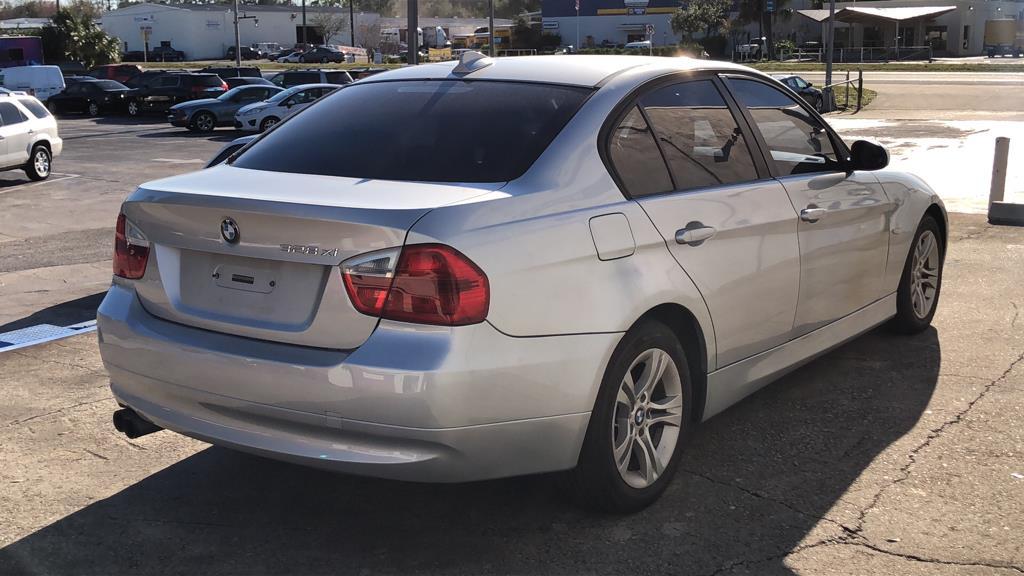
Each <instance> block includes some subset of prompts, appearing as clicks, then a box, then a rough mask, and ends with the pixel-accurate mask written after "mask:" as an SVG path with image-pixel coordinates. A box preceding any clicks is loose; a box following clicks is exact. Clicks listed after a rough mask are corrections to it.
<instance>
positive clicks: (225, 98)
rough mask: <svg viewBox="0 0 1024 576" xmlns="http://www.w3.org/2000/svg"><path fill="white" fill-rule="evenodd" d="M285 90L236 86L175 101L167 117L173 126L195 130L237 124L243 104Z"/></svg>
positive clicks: (262, 99)
mask: <svg viewBox="0 0 1024 576" xmlns="http://www.w3.org/2000/svg"><path fill="white" fill-rule="evenodd" d="M283 91H284V89H283V88H281V87H279V86H274V85H264V84H252V85H244V86H237V87H235V88H232V89H231V90H228V91H227V92H225V93H223V94H221V95H220V96H218V97H217V98H203V99H201V100H189V101H188V102H182V103H181V104H175V105H174V106H171V109H170V110H169V111H168V112H167V121H168V122H170V123H171V126H178V127H180V128H188V129H189V130H192V131H195V132H212V131H213V130H214V129H216V128H217V127H218V126H234V124H235V114H236V113H237V112H238V111H239V110H240V109H241V108H242V107H243V106H248V105H249V104H255V103H257V102H263V101H264V100H267V99H269V98H271V97H273V96H274V95H276V94H278V93H279V92H283Z"/></svg>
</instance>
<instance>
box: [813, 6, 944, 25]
mask: <svg viewBox="0 0 1024 576" xmlns="http://www.w3.org/2000/svg"><path fill="white" fill-rule="evenodd" d="M954 10H956V6H917V7H900V8H875V7H861V6H849V7H847V8H841V9H839V10H836V20H837V21H839V22H846V23H849V24H877V23H879V22H907V21H909V20H924V19H930V18H935V17H936V16H941V15H943V14H946V13H949V12H952V11H954ZM797 13H798V14H800V15H801V16H804V17H806V18H810V19H811V20H814V21H815V22H825V21H827V20H828V10H797Z"/></svg>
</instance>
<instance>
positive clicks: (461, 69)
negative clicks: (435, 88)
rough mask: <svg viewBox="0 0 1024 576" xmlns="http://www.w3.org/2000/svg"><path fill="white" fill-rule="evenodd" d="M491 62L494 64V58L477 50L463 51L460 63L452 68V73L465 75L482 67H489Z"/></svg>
mask: <svg viewBox="0 0 1024 576" xmlns="http://www.w3.org/2000/svg"><path fill="white" fill-rule="evenodd" d="M491 64H494V60H492V59H490V58H488V57H487V56H484V55H483V54H481V53H479V52H477V51H475V50H467V51H465V52H463V53H462V57H461V58H459V65H458V66H456V67H455V69H454V70H452V74H458V75H460V76H465V75H466V74H470V73H472V72H476V71H477V70H480V69H482V68H487V67H488V66H490V65H491Z"/></svg>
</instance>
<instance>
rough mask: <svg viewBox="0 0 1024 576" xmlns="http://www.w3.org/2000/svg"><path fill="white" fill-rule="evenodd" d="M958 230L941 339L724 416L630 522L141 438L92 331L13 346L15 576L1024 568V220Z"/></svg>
mask: <svg viewBox="0 0 1024 576" xmlns="http://www.w3.org/2000/svg"><path fill="white" fill-rule="evenodd" d="M951 220H952V223H951V225H952V234H951V237H952V240H951V242H952V243H951V245H950V249H949V254H948V257H947V268H946V275H945V279H944V285H943V293H942V296H941V302H940V308H939V311H938V314H937V316H936V319H935V328H934V329H933V330H929V331H927V332H925V333H923V334H921V335H918V336H915V337H903V336H897V335H892V334H889V333H888V332H886V331H885V330H875V331H873V332H871V333H869V334H867V335H865V336H863V337H861V338H859V339H857V340H854V341H852V342H850V343H848V344H846V345H845V346H843V347H841V348H839V349H837V350H835V351H834V352H832V353H830V354H828V355H826V356H823V357H822V358H820V359H818V360H816V361H814V362H812V363H810V364H808V365H807V366H805V367H804V368H801V369H800V370H798V371H796V372H794V373H793V374H791V375H789V376H787V377H785V378H783V379H782V380H780V381H778V382H776V383H774V384H772V385H770V386H768V387H767V388H765V389H763V390H762V391H761V392H759V393H757V394H755V395H754V396H752V397H750V398H748V399H747V400H745V401H744V402H742V403H741V404H739V405H737V406H736V407H734V408H732V409H730V410H728V411H727V412H725V413H724V414H722V415H720V416H718V417H716V418H714V419H712V420H711V421H710V422H708V423H706V425H704V426H703V427H702V428H701V429H699V430H698V432H697V434H696V436H695V438H694V440H693V442H692V444H691V445H690V446H689V448H688V452H687V455H686V458H685V459H684V461H683V465H682V468H681V469H680V471H679V474H678V475H677V477H676V478H675V479H674V481H673V483H672V485H671V486H670V487H669V489H668V491H667V493H666V494H665V497H664V498H663V499H662V500H661V501H660V502H658V503H657V504H656V505H654V506H653V507H651V508H650V509H648V510H646V511H644V512H642V513H639V514H635V515H632V516H625V517H615V516H601V515H592V514H587V513H583V512H580V511H579V510H577V509H575V508H573V507H572V506H571V505H569V504H568V503H567V502H566V500H565V498H564V497H563V496H562V495H561V494H560V493H559V492H558V490H557V489H556V487H555V482H554V479H553V478H551V477H549V476H538V477H527V478H518V479H509V480H502V481H495V482H484V483H477V484H465V485H420V484H408V483H399V482H389V481H382V480H373V479H365V478H355V477H348V476H341V475H336V474H331V473H328V472H323V471H319V470H310V469H305V468H301V467H297V466H293V465H289V464H284V463H280V462H274V461H270V460H263V459H260V458H257V457H253V456H248V455H243V454H238V453H234V452H231V451H229V450H225V449H220V448H213V447H209V446H208V445H206V444H204V443H201V442H198V441H194V440H190V439H187V438H183V437H180V436H177V435H175V434H172V433H169V432H161V433H157V434H153V435H150V436H146V437H143V438H140V439H137V440H135V441H128V440H127V439H125V438H124V437H123V436H120V435H119V434H117V433H116V432H115V431H114V430H113V428H112V427H111V425H110V414H111V412H112V411H113V410H114V408H115V405H114V402H113V400H111V399H110V394H109V390H108V389H107V382H106V379H105V377H104V373H103V368H102V364H101V363H100V360H99V356H98V354H97V351H96V344H95V340H94V339H95V336H94V335H83V336H78V337H74V338H70V339H67V340H62V341H58V342H54V343H50V344H47V345H43V346H37V347H33V348H28V349H23V350H20V351H17V353H8V354H0V394H2V398H0V462H3V464H4V465H3V466H2V467H0V486H2V487H3V488H2V489H0V546H2V548H0V574H4V575H14V574H63V573H75V574H127V573H131V574H133V575H137V574H197V573H201V574H214V575H218V574H323V573H334V572H345V573H359V574H373V573H385V574H499V573H517V574H519V573H546V574H621V573H625V572H629V573H631V574H654V573H659V574H660V573H673V574H694V575H699V576H703V575H709V576H710V575H731V576H736V575H744V574H756V575H764V574H825V575H833V574H835V575H840V574H842V575H845V574H908V575H915V574H921V575H925V574H927V575H933V574H937V575H989V574H993V575H1000V574H1022V573H1024V433H1022V431H1021V425H1020V422H1021V421H1022V417H1024V330H1022V329H1021V326H1020V323H1019V322H1018V320H1017V318H1018V314H1019V307H1020V305H1021V304H1024V302H1022V301H1021V300H1024V298H1022V296H1024V292H1022V291H1021V285H1022V284H1024V229H1015V228H1005V227H991V226H988V225H987V224H986V223H985V221H984V218H983V217H980V216H970V215H957V214H953V215H952V216H951ZM1015 474H1016V475H1019V476H1015Z"/></svg>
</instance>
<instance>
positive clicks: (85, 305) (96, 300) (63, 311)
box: [0, 290, 107, 334]
mask: <svg viewBox="0 0 1024 576" xmlns="http://www.w3.org/2000/svg"><path fill="white" fill-rule="evenodd" d="M106 294H107V292H106V291H105V290H104V291H103V292H97V293H96V294H90V295H89V296H83V297H81V298H77V299H75V300H68V301H67V302H61V303H60V304H57V305H54V306H50V307H48V308H43V309H42V310H39V311H37V312H33V313H32V314H31V315H29V316H25V317H24V318H20V319H18V320H13V321H11V322H8V323H6V324H2V325H0V334H3V333H4V332H10V331H11V330H20V329H21V328H28V327H29V326H35V325H37V324H52V325H54V326H71V325H72V324H79V323H82V322H87V321H89V320H95V319H96V309H97V308H99V307H100V302H102V301H103V297H104V296H105V295H106Z"/></svg>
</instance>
